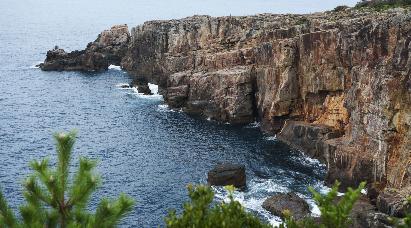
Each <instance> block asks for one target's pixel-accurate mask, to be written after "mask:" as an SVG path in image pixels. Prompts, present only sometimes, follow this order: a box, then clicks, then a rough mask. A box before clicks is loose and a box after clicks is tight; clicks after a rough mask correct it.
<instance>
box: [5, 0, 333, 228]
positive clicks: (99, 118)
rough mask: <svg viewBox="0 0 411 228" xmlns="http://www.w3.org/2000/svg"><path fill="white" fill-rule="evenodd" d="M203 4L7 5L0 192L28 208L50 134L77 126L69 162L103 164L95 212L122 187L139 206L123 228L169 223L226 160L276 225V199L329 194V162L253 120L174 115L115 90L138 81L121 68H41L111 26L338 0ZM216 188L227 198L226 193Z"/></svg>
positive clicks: (154, 99) (242, 196)
mask: <svg viewBox="0 0 411 228" xmlns="http://www.w3.org/2000/svg"><path fill="white" fill-rule="evenodd" d="M204 2H206V1H202V2H200V1H194V0H190V1H188V0H187V1H183V0H179V1H151V2H144V1H132V0H126V1H97V0H93V1H83V0H74V1H60V2H59V1H51V0H44V1H43V0H42V1H34V0H33V1H15V0H1V1H0V11H1V13H0V188H1V189H2V190H3V192H4V194H5V195H6V198H7V199H8V200H9V203H10V204H11V206H12V207H13V208H14V209H16V210H17V208H18V205H21V204H22V203H23V197H22V182H23V180H24V178H25V177H26V176H27V175H28V174H29V173H30V170H29V168H28V163H29V162H30V161H31V160H33V159H40V158H42V157H46V156H48V157H50V158H51V160H52V161H55V158H56V157H55V151H54V142H53V140H52V133H53V132H56V131H61V130H70V129H77V130H78V132H79V134H78V140H77V143H76V147H75V148H76V149H75V152H74V156H75V159H74V163H73V165H77V161H78V157H79V156H87V157H91V158H95V159H98V161H99V165H98V171H99V172H100V173H101V174H102V177H103V186H102V187H101V188H100V189H99V190H98V191H97V193H96V194H94V195H93V199H92V202H91V206H90V209H94V208H95V205H96V203H97V202H98V201H99V199H100V198H101V197H103V196H116V195H118V193H119V192H125V193H127V194H129V195H131V196H132V197H134V198H135V199H136V201H137V205H136V207H135V209H134V211H133V212H132V214H131V215H130V216H128V217H127V218H126V219H125V220H123V221H122V223H121V225H122V226H124V227H132V226H133V227H136V226H137V227H157V226H164V222H163V217H164V216H165V215H166V214H167V211H168V210H169V209H170V208H177V209H181V205H182V203H183V202H184V201H186V200H187V192H186V186H187V184H189V183H205V182H206V173H207V171H208V170H209V169H211V168H212V167H213V166H214V165H215V164H217V163H218V162H222V161H225V162H235V163H241V164H244V165H246V168H247V178H248V180H247V182H248V189H247V191H245V192H242V193H236V195H235V196H236V198H237V199H238V200H240V201H241V202H242V203H243V205H245V206H246V207H247V208H248V209H249V210H250V211H253V212H255V213H257V214H258V215H259V216H261V217H262V218H265V219H267V220H269V221H270V222H275V220H276V218H274V217H272V216H269V214H268V213H266V212H265V211H264V210H263V209H262V208H261V204H262V202H263V201H264V199H265V198H266V197H268V196H269V195H270V194H273V193H276V192H287V191H296V192H298V193H300V195H301V196H303V197H305V198H307V200H308V201H310V199H308V197H309V193H308V191H307V190H306V187H307V186H308V185H311V186H315V187H316V188H317V189H323V188H324V187H323V184H322V182H321V179H322V178H323V175H324V167H323V166H321V165H320V164H319V163H318V162H316V161H313V160H310V159H308V158H305V157H303V156H302V155H301V154H299V153H298V152H297V151H293V150H291V149H290V148H289V147H287V146H286V145H284V144H282V143H280V142H278V141H276V140H275V138H274V137H268V136H265V135H263V134H261V133H260V132H259V130H258V128H257V127H256V126H255V125H256V124H251V125H248V126H232V125H227V124H221V123H216V122H210V121H207V120H204V119H198V118H193V117H190V116H188V115H186V114H185V113H182V112H175V111H171V110H169V109H168V108H167V106H166V105H165V104H164V103H163V101H162V99H161V96H159V95H157V96H156V95H154V96H141V95H138V94H137V93H135V92H134V91H133V90H127V89H120V88H119V86H118V85H120V84H121V83H129V82H130V81H131V78H130V77H129V76H128V75H127V74H126V73H125V72H122V71H120V70H117V69H110V70H108V71H107V72H104V73H99V74H94V73H79V72H42V71H40V70H39V69H37V68H35V67H34V65H36V64H37V63H38V62H40V61H42V60H44V58H45V54H46V51H47V50H48V49H51V48H52V47H54V45H59V46H60V47H62V48H65V49H67V50H75V49H80V48H83V47H85V46H86V44H87V43H88V42H90V41H92V40H94V39H95V38H96V36H97V34H98V33H99V32H100V31H102V30H104V29H106V28H109V27H110V26H111V25H114V24H124V23H126V24H128V25H129V26H135V25H137V24H140V23H142V22H144V21H145V20H149V19H168V18H179V17H184V16H189V15H192V14H211V15H225V14H226V15H227V14H232V15H246V14H255V13H262V12H275V13H281V12H310V11H316V10H321V9H322V8H318V7H328V6H329V8H332V6H335V5H337V4H338V3H335V2H334V3H333V2H332V1H331V3H329V2H328V1H327V3H322V4H321V1H310V3H309V4H307V3H304V1H296V2H295V3H293V4H290V3H287V2H286V1H268V0H267V1H266V0H257V1H233V0H230V1H226V2H225V3H218V1H217V0H212V1H209V2H207V3H204ZM235 2H237V3H236V4H234V3H235ZM281 4H283V7H282V8H279V6H280V5H281ZM324 4H325V5H324ZM327 4H328V5H327ZM303 6H305V8H304V7H303ZM310 7H311V8H310ZM215 190H216V192H217V198H218V199H223V198H224V193H223V191H222V190H221V189H215ZM310 202H311V201H310Z"/></svg>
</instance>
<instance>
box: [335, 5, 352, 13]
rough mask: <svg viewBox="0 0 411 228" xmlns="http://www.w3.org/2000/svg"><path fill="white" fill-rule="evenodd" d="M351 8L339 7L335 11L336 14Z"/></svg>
mask: <svg viewBox="0 0 411 228" xmlns="http://www.w3.org/2000/svg"><path fill="white" fill-rule="evenodd" d="M349 8H350V7H349V6H346V5H343V6H337V7H335V8H334V9H333V11H334V12H340V11H344V10H346V9H349Z"/></svg>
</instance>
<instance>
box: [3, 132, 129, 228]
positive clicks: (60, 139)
mask: <svg viewBox="0 0 411 228" xmlns="http://www.w3.org/2000/svg"><path fill="white" fill-rule="evenodd" d="M54 138H55V140H56V143H57V154H58V161H57V164H56V168H55V169H50V167H49V160H48V159H43V160H42V161H33V162H32V163H31V168H32V169H33V170H34V173H33V174H32V175H31V176H29V177H28V178H27V180H26V181H25V184H24V189H25V191H24V197H25V199H26V201H27V202H26V204H25V205H24V206H21V207H20V213H21V217H22V221H19V220H18V219H17V218H16V216H15V215H14V213H13V211H12V210H11V209H10V208H9V206H8V205H7V203H6V201H5V199H4V197H3V195H2V194H1V192H0V227H12V228H14V227H62V228H64V227H114V226H115V225H116V224H117V223H118V222H119V221H120V220H121V219H122V218H123V217H124V216H125V215H126V214H127V213H128V212H130V211H131V210H132V207H133V204H134V203H133V200H131V199H130V198H129V197H128V196H126V195H123V194H122V195H120V197H119V198H118V199H117V200H108V199H103V200H101V202H100V204H99V205H98V207H97V210H96V212H95V213H94V214H91V213H89V212H88V211H87V210H86V206H87V203H88V201H89V199H90V196H91V194H92V193H93V192H94V191H95V190H96V188H97V187H98V186H99V185H100V176H99V175H98V174H96V173H95V172H94V168H95V166H96V162H95V161H91V160H89V159H87V158H80V167H79V169H78V171H77V173H76V174H75V175H74V177H73V178H72V180H73V181H72V183H69V164H70V160H71V154H72V150H73V145H74V142H75V138H76V133H75V132H70V133H68V134H66V133H59V134H55V135H54Z"/></svg>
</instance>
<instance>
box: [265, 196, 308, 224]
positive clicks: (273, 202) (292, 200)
mask: <svg viewBox="0 0 411 228" xmlns="http://www.w3.org/2000/svg"><path fill="white" fill-rule="evenodd" d="M263 208H264V209H266V210H267V211H269V212H271V213H272V214H273V215H275V216H279V217H281V218H284V211H286V210H287V211H289V212H290V215H291V216H292V217H293V218H294V219H296V220H301V219H303V218H305V217H307V216H308V215H309V214H310V207H309V206H308V203H307V202H305V200H304V199H302V198H300V197H299V196H297V194H295V193H293V192H291V193H280V194H276V195H273V196H271V197H269V198H267V199H266V200H265V201H264V203H263Z"/></svg>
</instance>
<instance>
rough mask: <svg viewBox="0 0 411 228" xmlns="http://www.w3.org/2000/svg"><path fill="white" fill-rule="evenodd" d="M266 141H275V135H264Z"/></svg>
mask: <svg viewBox="0 0 411 228" xmlns="http://www.w3.org/2000/svg"><path fill="white" fill-rule="evenodd" d="M264 139H265V140H267V141H277V135H274V136H267V137H264Z"/></svg>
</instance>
